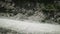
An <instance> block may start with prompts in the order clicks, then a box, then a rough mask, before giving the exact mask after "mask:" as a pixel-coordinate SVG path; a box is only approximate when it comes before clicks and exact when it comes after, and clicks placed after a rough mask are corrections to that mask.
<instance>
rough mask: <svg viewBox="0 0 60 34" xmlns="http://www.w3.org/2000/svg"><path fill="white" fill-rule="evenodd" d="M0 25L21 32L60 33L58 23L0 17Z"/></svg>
mask: <svg viewBox="0 0 60 34" xmlns="http://www.w3.org/2000/svg"><path fill="white" fill-rule="evenodd" d="M0 27H2V28H6V29H11V30H15V31H17V32H19V33H23V34H60V25H54V24H44V23H34V22H32V21H18V20H12V19H5V18H0Z"/></svg>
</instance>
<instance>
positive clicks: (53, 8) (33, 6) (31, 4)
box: [0, 0, 60, 24]
mask: <svg viewBox="0 0 60 34" xmlns="http://www.w3.org/2000/svg"><path fill="white" fill-rule="evenodd" d="M0 16H5V17H13V18H16V19H31V20H35V21H40V22H48V23H49V22H51V23H55V22H56V23H59V24H60V1H58V0H0Z"/></svg>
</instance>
